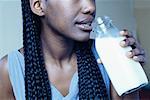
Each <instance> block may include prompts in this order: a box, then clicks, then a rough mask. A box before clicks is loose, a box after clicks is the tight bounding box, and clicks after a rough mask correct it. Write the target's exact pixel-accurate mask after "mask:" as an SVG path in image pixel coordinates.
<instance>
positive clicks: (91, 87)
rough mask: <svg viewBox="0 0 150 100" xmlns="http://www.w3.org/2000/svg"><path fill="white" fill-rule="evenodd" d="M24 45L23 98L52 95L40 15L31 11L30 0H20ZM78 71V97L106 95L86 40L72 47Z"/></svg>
mask: <svg viewBox="0 0 150 100" xmlns="http://www.w3.org/2000/svg"><path fill="white" fill-rule="evenodd" d="M22 15H23V45H24V57H25V94H26V99H29V100H32V99H33V100H34V99H44V100H50V99H51V89H50V82H49V80H48V74H47V71H46V68H45V64H44V58H43V53H42V50H41V41H40V32H41V30H40V28H41V27H40V24H41V23H40V19H39V17H38V16H37V15H35V14H33V13H32V11H31V8H30V5H29V0H22ZM75 52H76V55H77V62H78V63H77V64H78V73H79V82H78V84H79V99H81V100H83V99H95V98H103V99H107V93H106V87H105V84H104V81H103V79H102V76H101V73H100V71H99V69H98V66H97V63H96V60H95V58H94V56H93V54H92V51H91V49H90V46H89V45H88V43H79V44H78V43H77V44H76V47H75Z"/></svg>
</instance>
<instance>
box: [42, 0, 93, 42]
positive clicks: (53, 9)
mask: <svg viewBox="0 0 150 100" xmlns="http://www.w3.org/2000/svg"><path fill="white" fill-rule="evenodd" d="M44 11H45V15H44V17H43V18H44V21H45V22H46V25H48V28H49V29H50V30H51V31H52V32H53V33H55V34H58V35H60V36H64V37H67V38H69V39H73V40H76V41H86V40H88V39H89V33H90V31H91V30H92V27H91V23H92V21H93V19H94V17H95V0H47V1H46V2H45V9H44Z"/></svg>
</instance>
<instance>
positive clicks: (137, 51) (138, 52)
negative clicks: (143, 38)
mask: <svg viewBox="0 0 150 100" xmlns="http://www.w3.org/2000/svg"><path fill="white" fill-rule="evenodd" d="M138 55H143V56H145V51H144V49H138V48H135V49H132V50H131V51H129V52H127V53H126V56H127V57H129V58H132V57H133V56H138Z"/></svg>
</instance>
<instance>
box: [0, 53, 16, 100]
mask: <svg viewBox="0 0 150 100" xmlns="http://www.w3.org/2000/svg"><path fill="white" fill-rule="evenodd" d="M7 58H8V56H7V55H6V56H4V57H3V58H2V59H0V99H4V98H5V99H6V98H11V97H12V96H13V92H12V87H11V82H10V79H9V75H8V70H7V62H8V60H7Z"/></svg>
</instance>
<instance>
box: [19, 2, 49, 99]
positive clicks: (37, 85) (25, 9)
mask: <svg viewBox="0 0 150 100" xmlns="http://www.w3.org/2000/svg"><path fill="white" fill-rule="evenodd" d="M22 16H23V45H24V57H25V94H26V99H29V100H31V99H32V100H33V99H37V98H38V99H43V98H44V99H47V98H50V97H51V90H50V84H49V81H48V74H47V72H46V69H45V67H44V59H43V54H42V50H41V41H40V31H41V30H40V19H39V17H38V16H36V15H35V14H33V13H32V11H31V8H30V5H29V0H22Z"/></svg>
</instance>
